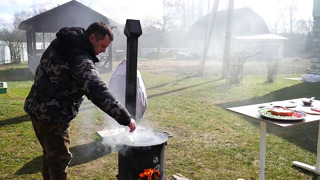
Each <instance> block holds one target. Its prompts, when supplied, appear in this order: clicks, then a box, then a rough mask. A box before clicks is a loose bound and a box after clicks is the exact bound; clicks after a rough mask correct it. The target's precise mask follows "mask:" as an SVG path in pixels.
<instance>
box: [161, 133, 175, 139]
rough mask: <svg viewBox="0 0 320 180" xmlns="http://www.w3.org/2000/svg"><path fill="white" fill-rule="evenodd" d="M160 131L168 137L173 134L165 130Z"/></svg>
mask: <svg viewBox="0 0 320 180" xmlns="http://www.w3.org/2000/svg"><path fill="white" fill-rule="evenodd" d="M162 133H163V134H165V135H167V136H168V137H169V138H171V137H173V135H172V134H171V133H169V132H167V131H162Z"/></svg>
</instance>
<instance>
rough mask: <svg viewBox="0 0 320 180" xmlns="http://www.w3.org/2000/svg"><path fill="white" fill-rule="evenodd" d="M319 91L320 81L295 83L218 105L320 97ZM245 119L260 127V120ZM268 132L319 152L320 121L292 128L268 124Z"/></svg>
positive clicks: (234, 105) (229, 105) (226, 105)
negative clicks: (258, 95) (266, 92)
mask: <svg viewBox="0 0 320 180" xmlns="http://www.w3.org/2000/svg"><path fill="white" fill-rule="evenodd" d="M319 92H320V86H319V83H307V82H303V83H300V84H297V85H293V86H291V87H286V88H283V89H280V90H277V91H273V92H271V93H269V94H267V95H265V96H262V97H255V98H251V99H247V100H243V101H235V102H228V103H223V104H218V106H219V107H222V108H230V107H236V106H245V105H250V104H259V103H266V102H271V101H280V100H287V99H296V98H302V97H316V99H320V97H319ZM243 117H245V116H243ZM244 119H246V120H247V121H249V122H250V123H252V124H253V125H255V126H257V128H259V121H257V120H254V119H253V118H249V117H245V118H244ZM267 132H268V133H271V134H274V135H276V136H279V137H281V138H283V139H285V140H287V141H289V142H291V143H293V144H295V145H297V146H299V147H301V148H303V149H306V150H308V151H310V152H313V153H316V152H317V137H318V123H310V124H305V125H303V126H294V127H290V128H281V127H276V126H272V125H268V126H267Z"/></svg>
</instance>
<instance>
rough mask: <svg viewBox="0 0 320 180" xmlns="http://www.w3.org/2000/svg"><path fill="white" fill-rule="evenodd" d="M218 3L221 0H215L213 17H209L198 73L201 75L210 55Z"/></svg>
mask: <svg viewBox="0 0 320 180" xmlns="http://www.w3.org/2000/svg"><path fill="white" fill-rule="evenodd" d="M218 5H219V0H215V1H214V4H213V6H212V19H210V18H209V22H208V24H209V29H208V28H206V38H205V39H204V46H203V54H202V60H201V61H200V65H199V71H198V75H199V76H202V75H203V70H204V65H205V62H206V59H207V55H208V48H209V45H210V42H211V36H212V31H213V27H214V24H215V22H216V16H217V12H218ZM207 34H208V35H207Z"/></svg>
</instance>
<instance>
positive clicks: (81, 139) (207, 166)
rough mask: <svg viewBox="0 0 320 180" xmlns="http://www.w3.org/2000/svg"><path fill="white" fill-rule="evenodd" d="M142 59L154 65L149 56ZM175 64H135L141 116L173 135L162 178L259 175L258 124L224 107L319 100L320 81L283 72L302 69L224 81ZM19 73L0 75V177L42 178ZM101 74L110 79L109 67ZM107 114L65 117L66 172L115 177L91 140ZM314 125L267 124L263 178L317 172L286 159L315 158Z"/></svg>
mask: <svg viewBox="0 0 320 180" xmlns="http://www.w3.org/2000/svg"><path fill="white" fill-rule="evenodd" d="M140 63H145V64H144V66H150V67H152V62H149V61H142V62H140ZM148 63H150V64H148ZM157 68H159V67H157ZM171 68H172V67H171ZM176 68H177V71H174V72H173V71H172V72H170V71H167V72H166V73H158V72H153V71H149V70H146V71H144V69H140V71H141V73H142V75H143V77H144V81H145V84H146V86H147V94H148V109H147V112H146V114H145V117H144V119H143V120H142V122H141V123H142V125H144V126H148V127H152V128H155V129H157V130H160V131H168V132H170V133H171V134H172V135H173V137H172V138H170V139H169V140H168V145H167V146H166V152H165V153H166V157H165V158H166V160H165V170H166V172H165V173H166V176H167V178H168V179H173V178H172V175H173V174H175V173H181V174H183V175H184V176H186V177H188V178H189V179H194V180H207V179H227V180H229V179H237V178H244V179H258V178H259V123H258V121H255V120H252V119H250V118H245V117H243V116H240V115H236V114H234V113H232V112H230V111H227V110H226V108H227V107H233V106H238V105H246V104H251V103H262V102H268V101H275V100H284V99H291V98H298V97H312V96H314V97H316V99H320V97H319V92H320V86H319V84H318V83H306V82H300V81H290V80H286V79H285V78H287V77H297V76H300V75H301V73H300V74H299V73H290V74H281V73H280V74H279V75H278V76H277V79H276V81H275V82H274V83H266V75H264V74H257V75H252V74H248V75H245V78H244V80H243V82H242V84H241V85H239V86H227V85H226V84H225V80H219V77H218V76H214V75H206V76H203V77H197V76H194V74H195V73H194V72H196V71H190V69H188V71H190V72H188V73H186V72H184V69H183V66H182V67H176ZM17 69H19V71H21V72H26V71H27V70H26V65H25V64H24V65H21V66H18V67H16V66H15V67H13V66H12V65H11V66H5V67H3V66H0V75H1V76H2V75H7V74H10V73H11V74H14V73H13V72H16V71H17ZM22 69H23V70H22ZM151 69H152V68H151ZM177 72H179V73H177ZM207 74H210V73H207ZM211 74H217V73H214V72H213V73H212V72H211ZM24 76H25V74H24V75H17V74H16V75H14V77H10V78H11V79H13V80H10V79H8V80H6V79H1V80H5V81H7V82H8V93H7V94H0V138H1V139H0V162H1V163H0V179H41V173H40V168H41V148H40V145H39V143H38V142H37V140H36V137H35V135H34V133H33V129H32V125H31V123H30V121H29V118H28V116H26V114H25V113H24V112H23V109H22V108H23V103H24V99H25V97H26V96H27V94H28V92H29V89H30V87H31V85H32V81H31V80H32V77H28V79H24V78H25V77H24ZM102 77H103V79H104V80H105V82H108V78H109V77H110V73H107V74H103V75H102ZM106 119H107V117H106V116H105V115H104V113H102V112H101V111H100V110H99V109H97V108H96V107H95V106H93V105H92V103H91V102H89V101H87V100H86V101H85V102H84V103H83V105H82V107H81V111H80V113H79V115H78V116H77V118H76V119H75V120H73V122H72V124H71V141H72V147H71V150H72V152H73V155H74V159H73V161H72V162H71V165H70V167H69V169H68V173H69V177H70V179H97V180H100V179H116V175H117V153H110V152H109V151H108V149H103V148H101V147H100V146H99V141H98V140H96V139H97V137H96V131H99V130H102V129H104V128H106V127H108V123H107V120H106ZM317 127H318V124H317V123H312V124H309V125H305V126H298V127H294V128H286V129H283V128H278V127H274V126H268V127H267V131H268V134H267V156H266V179H312V178H316V176H314V175H313V174H312V173H310V172H307V171H303V170H301V169H299V168H295V167H293V166H292V161H294V160H298V161H302V162H305V163H308V164H311V165H314V164H315V162H316V144H317V130H318V128H317Z"/></svg>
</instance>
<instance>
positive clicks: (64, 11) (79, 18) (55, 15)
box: [19, 0, 117, 32]
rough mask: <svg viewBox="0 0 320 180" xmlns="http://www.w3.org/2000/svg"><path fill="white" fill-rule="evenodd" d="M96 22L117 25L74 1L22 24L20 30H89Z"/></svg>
mask: <svg viewBox="0 0 320 180" xmlns="http://www.w3.org/2000/svg"><path fill="white" fill-rule="evenodd" d="M96 21H102V22H105V23H106V24H108V25H109V26H110V25H115V24H116V25H117V23H115V22H113V21H112V20H110V19H108V18H107V17H105V16H103V15H102V14H100V13H98V12H96V11H94V10H92V9H91V8H89V7H87V6H85V5H83V4H81V3H79V2H77V1H75V0H72V1H70V2H67V3H65V4H63V5H59V6H57V7H55V8H53V9H50V10H48V11H45V12H44V13H41V14H38V15H36V16H34V17H32V18H30V19H27V20H25V21H23V22H21V24H20V26H19V29H21V30H29V31H34V32H57V31H58V30H59V29H60V28H62V27H76V26H78V27H83V28H87V27H88V26H89V25H90V24H91V23H93V22H96Z"/></svg>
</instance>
